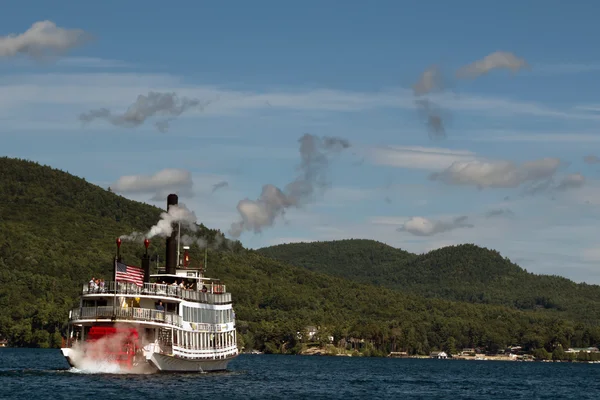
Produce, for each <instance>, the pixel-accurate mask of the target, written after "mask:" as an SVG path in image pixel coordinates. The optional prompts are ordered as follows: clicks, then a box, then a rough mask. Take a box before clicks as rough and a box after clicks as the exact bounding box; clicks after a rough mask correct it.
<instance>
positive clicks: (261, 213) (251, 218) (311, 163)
mask: <svg viewBox="0 0 600 400" xmlns="http://www.w3.org/2000/svg"><path fill="white" fill-rule="evenodd" d="M299 142H300V158H301V163H300V166H299V170H300V174H299V176H298V177H297V178H296V179H295V180H293V181H292V182H290V183H288V184H287V185H286V186H285V188H284V189H283V190H281V189H279V188H278V187H276V186H274V185H271V184H266V185H264V186H263V188H262V192H261V194H260V197H259V198H258V199H256V200H250V199H247V198H246V199H243V200H240V202H239V203H238V205H237V210H238V212H239V213H240V217H241V219H240V221H238V222H235V223H233V224H232V225H231V228H230V230H229V234H230V235H231V236H232V237H235V238H237V237H239V236H240V235H241V234H242V232H244V231H251V232H255V233H259V232H261V231H262V229H263V228H265V227H268V226H272V225H273V223H274V222H275V220H276V219H277V218H278V217H281V216H283V215H284V214H285V211H286V210H287V209H288V208H290V207H301V206H302V205H304V204H306V203H307V202H310V201H311V200H313V197H314V195H315V194H316V192H318V191H322V190H325V189H326V188H327V187H328V186H329V181H328V178H327V169H328V168H327V167H328V166H329V161H330V156H331V155H333V154H336V153H339V152H341V151H342V150H344V149H346V148H348V147H350V142H348V141H347V140H345V139H340V138H333V137H322V138H319V137H317V136H314V135H310V134H305V135H303V136H302V137H301V138H300V140H299Z"/></svg>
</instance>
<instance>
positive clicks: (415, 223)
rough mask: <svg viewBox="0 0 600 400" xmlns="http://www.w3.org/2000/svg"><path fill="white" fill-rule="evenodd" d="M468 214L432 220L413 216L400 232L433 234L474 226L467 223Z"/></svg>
mask: <svg viewBox="0 0 600 400" xmlns="http://www.w3.org/2000/svg"><path fill="white" fill-rule="evenodd" d="M467 219H468V217H467V216H464V215H463V216H460V217H456V218H454V219H452V220H448V221H444V220H431V219H428V218H424V217H412V218H411V219H409V220H408V221H406V222H405V223H404V225H402V226H401V227H400V228H398V229H397V231H398V232H408V233H411V234H413V235H415V236H433V235H437V234H439V233H444V232H449V231H452V230H454V229H459V228H472V227H473V225H472V224H470V223H467Z"/></svg>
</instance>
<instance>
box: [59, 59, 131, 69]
mask: <svg viewBox="0 0 600 400" xmlns="http://www.w3.org/2000/svg"><path fill="white" fill-rule="evenodd" d="M56 66H59V67H71V68H130V67H134V65H133V64H131V63H128V62H125V61H121V60H110V59H106V58H98V57H64V58H61V59H60V60H57V61H56Z"/></svg>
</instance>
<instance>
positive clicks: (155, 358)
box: [61, 348, 237, 374]
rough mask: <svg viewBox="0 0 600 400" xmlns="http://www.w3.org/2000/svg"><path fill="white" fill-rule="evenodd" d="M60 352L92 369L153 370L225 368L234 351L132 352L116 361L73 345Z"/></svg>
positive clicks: (73, 363) (82, 367) (75, 365)
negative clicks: (196, 354) (195, 355)
mask: <svg viewBox="0 0 600 400" xmlns="http://www.w3.org/2000/svg"><path fill="white" fill-rule="evenodd" d="M61 351H62V354H63V356H64V357H65V359H66V360H67V362H68V363H69V365H70V366H71V367H73V368H77V369H80V370H89V371H93V372H109V373H111V372H112V373H123V372H128V373H139V374H145V373H153V372H216V371H225V370H227V365H228V364H229V362H230V361H231V360H232V359H234V358H235V357H237V354H236V355H232V356H229V357H227V358H220V359H198V360H192V359H185V358H181V357H177V356H173V355H167V354H161V353H151V352H143V353H142V354H138V355H135V356H134V357H133V359H132V363H131V364H128V363H118V362H116V361H117V360H115V359H112V358H111V359H102V358H98V357H94V356H90V355H88V354H85V353H83V352H81V351H79V350H78V349H76V348H62V349H61Z"/></svg>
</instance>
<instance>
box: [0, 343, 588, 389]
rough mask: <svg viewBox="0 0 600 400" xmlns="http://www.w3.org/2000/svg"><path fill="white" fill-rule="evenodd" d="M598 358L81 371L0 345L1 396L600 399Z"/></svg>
mask: <svg viewBox="0 0 600 400" xmlns="http://www.w3.org/2000/svg"><path fill="white" fill-rule="evenodd" d="M598 377H600V364H570V363H532V362H526V363H519V362H500V361H452V360H429V359H425V360H416V359H387V358H350V357H319V356H277V355H241V356H239V357H238V358H237V359H235V360H234V361H232V362H231V364H230V372H223V373H213V374H152V375H128V374H86V373H81V372H79V373H76V372H73V371H71V370H69V366H68V365H67V363H66V362H65V361H64V359H63V358H62V355H61V354H60V351H59V350H40V349H0V398H2V399H27V398H36V399H38V398H39V399H46V398H48V399H91V398H95V399H108V398H112V399H117V398H118V399H121V400H127V399H146V398H147V399H170V400H176V399H204V398H208V399H238V398H239V399H281V398H285V399H364V400H366V399H371V398H376V399H381V398H390V399H598V398H600V380H599V379H598Z"/></svg>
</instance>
